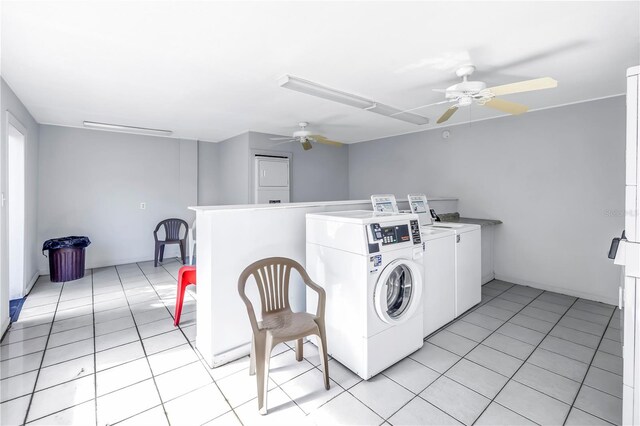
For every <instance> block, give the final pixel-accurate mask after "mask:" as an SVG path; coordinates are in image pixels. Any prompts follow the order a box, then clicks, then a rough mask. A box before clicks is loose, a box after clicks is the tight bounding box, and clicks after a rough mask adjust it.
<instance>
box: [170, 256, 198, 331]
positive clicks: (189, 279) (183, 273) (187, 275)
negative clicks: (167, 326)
mask: <svg viewBox="0 0 640 426" xmlns="http://www.w3.org/2000/svg"><path fill="white" fill-rule="evenodd" d="M189 284H193V285H195V284H196V267H195V266H183V267H182V268H180V270H179V271H178V293H177V294H176V312H175V315H174V320H173V325H175V326H178V324H180V314H182V303H183V302H184V291H185V290H186V288H187V286H188V285H189Z"/></svg>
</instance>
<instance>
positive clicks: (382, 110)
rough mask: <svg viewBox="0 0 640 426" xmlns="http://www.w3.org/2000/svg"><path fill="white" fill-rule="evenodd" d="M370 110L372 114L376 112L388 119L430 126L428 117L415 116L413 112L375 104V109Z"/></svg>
mask: <svg viewBox="0 0 640 426" xmlns="http://www.w3.org/2000/svg"><path fill="white" fill-rule="evenodd" d="M368 110H369V111H371V112H375V113H376V114H382V115H384V116H387V117H391V118H395V119H398V120H402V121H407V122H409V123H413V124H419V125H422V124H429V119H428V118H427V117H423V116H421V115H418V114H413V113H411V112H403V111H402V110H401V109H398V108H394V107H392V106H389V105H385V104H375V105H374V106H373V108H369V109H368Z"/></svg>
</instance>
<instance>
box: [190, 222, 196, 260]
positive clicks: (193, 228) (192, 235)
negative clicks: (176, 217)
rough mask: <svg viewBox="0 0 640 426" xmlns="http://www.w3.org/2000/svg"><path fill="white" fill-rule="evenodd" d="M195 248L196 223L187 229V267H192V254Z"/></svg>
mask: <svg viewBox="0 0 640 426" xmlns="http://www.w3.org/2000/svg"><path fill="white" fill-rule="evenodd" d="M195 246H196V221H195V220H194V221H193V225H191V228H189V265H193V254H194V248H195Z"/></svg>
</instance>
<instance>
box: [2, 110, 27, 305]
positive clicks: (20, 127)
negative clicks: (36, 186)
mask: <svg viewBox="0 0 640 426" xmlns="http://www.w3.org/2000/svg"><path fill="white" fill-rule="evenodd" d="M9 126H12V127H14V128H15V129H16V130H17V131H18V132H20V133H21V134H22V135H23V136H24V142H23V150H22V164H23V169H22V181H23V204H24V206H23V209H22V212H23V218H22V220H23V223H22V241H23V244H22V290H21V293H22V295H21V297H24V296H25V292H26V287H27V286H26V284H27V276H26V258H27V247H26V244H25V242H26V231H27V224H26V192H27V191H26V187H27V143H28V138H29V135H28V131H27V127H26V126H25V125H24V124H22V122H21V121H20V120H18V119H17V118H16V116H15V115H13V114H12V113H11V111H9V110H7V111H6V114H5V130H4V136H5V141H6V151H5V152H6V161H7V163H6V169H7V170H6V172H5V177H6V194H7V201H8V203H7V204H5V205H6V206H9V205H10V204H11V194H10V193H9V192H10V188H9V185H10V176H9V167H8V160H9ZM4 215H5V218H4V221H5V224H6V226H5V227H2V228H3V229H2V236H5V235H6V236H7V238H3V239H4V240H6V242H7V243H6V246H4V247H2V250H3V251H6V255H5V254H4V253H3V254H2V256H3V259H4V260H5V261H6V269H7V285H8V294H9V299H11V296H10V294H11V283H10V282H9V277H10V276H11V275H10V272H11V258H10V257H9V244H10V242H9V238H8V237H9V227H10V225H11V214H10V208H6V209H4Z"/></svg>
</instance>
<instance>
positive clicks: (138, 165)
mask: <svg viewBox="0 0 640 426" xmlns="http://www.w3.org/2000/svg"><path fill="white" fill-rule="evenodd" d="M40 139H41V143H40V147H41V154H40V176H39V181H40V194H39V195H40V196H39V208H38V218H39V220H38V241H39V242H42V241H44V240H46V239H49V238H54V237H61V236H65V235H87V236H89V238H90V239H91V241H92V244H91V246H90V247H89V249H88V250H87V267H96V266H104V265H114V264H120V263H127V262H133V261H142V260H149V259H152V258H153V250H154V244H153V235H152V231H153V229H154V228H155V226H156V224H157V223H158V222H159V221H160V220H162V219H166V218H169V217H180V218H183V219H186V220H188V221H189V222H190V221H191V220H192V219H193V212H191V211H189V210H187V207H188V206H190V205H195V204H196V196H197V193H196V185H197V165H198V164H197V142H196V141H188V140H178V139H171V138H161V137H155V136H143V135H132V134H126V133H117V132H105V131H99V130H88V129H78V128H70V127H60V126H49V125H42V126H41V127H40ZM141 202H145V203H146V206H147V207H146V209H145V210H141V209H140V203H141ZM175 253H177V251H176V250H175V249H171V250H168V251H166V252H165V254H166V255H173V254H175ZM40 257H41V262H40V269H41V270H42V271H46V270H47V264H46V259H45V258H43V257H42V256H40Z"/></svg>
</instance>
